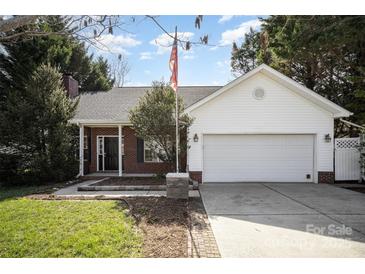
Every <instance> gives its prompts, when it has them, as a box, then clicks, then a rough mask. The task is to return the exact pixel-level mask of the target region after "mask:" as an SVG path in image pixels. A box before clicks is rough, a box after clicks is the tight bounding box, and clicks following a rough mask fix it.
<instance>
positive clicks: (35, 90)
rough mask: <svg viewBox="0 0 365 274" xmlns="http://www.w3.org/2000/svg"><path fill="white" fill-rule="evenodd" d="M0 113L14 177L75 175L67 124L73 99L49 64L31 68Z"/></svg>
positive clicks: (72, 107)
mask: <svg viewBox="0 0 365 274" xmlns="http://www.w3.org/2000/svg"><path fill="white" fill-rule="evenodd" d="M6 104H7V110H6V111H4V112H1V113H0V127H1V129H2V147H7V148H11V153H8V154H7V155H3V157H8V155H9V154H10V155H12V156H14V155H15V156H16V159H17V163H16V165H17V168H16V174H14V175H15V176H18V178H19V176H20V177H21V176H22V177H23V179H30V180H32V179H35V180H36V181H45V180H64V179H67V178H70V177H71V176H74V175H76V171H77V166H78V165H77V160H76V157H75V151H76V144H75V140H74V138H73V134H72V131H73V128H72V126H71V125H70V124H69V123H68V120H69V119H71V118H72V117H73V115H74V111H75V108H76V105H77V102H74V101H72V100H71V99H69V97H68V96H67V94H66V91H65V89H64V87H63V82H62V75H61V74H60V73H59V72H58V70H57V69H55V68H53V67H51V66H50V65H40V66H39V67H38V68H36V69H35V71H34V73H33V74H32V75H31V77H30V78H29V80H28V81H27V83H26V85H25V89H20V90H13V92H12V93H11V94H10V95H9V96H8V97H7V98H6Z"/></svg>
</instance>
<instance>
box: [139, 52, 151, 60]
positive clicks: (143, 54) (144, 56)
mask: <svg viewBox="0 0 365 274" xmlns="http://www.w3.org/2000/svg"><path fill="white" fill-rule="evenodd" d="M150 59H152V53H151V52H150V51H143V52H140V53H139V60H150Z"/></svg>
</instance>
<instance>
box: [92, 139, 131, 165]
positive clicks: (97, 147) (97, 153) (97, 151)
mask: <svg viewBox="0 0 365 274" xmlns="http://www.w3.org/2000/svg"><path fill="white" fill-rule="evenodd" d="M99 137H100V138H101V139H102V140H103V141H102V143H103V144H102V151H103V152H102V154H100V139H99ZM105 137H115V138H119V136H118V135H96V171H105V146H104V139H105ZM121 149H122V156H123V155H124V135H122V148H121ZM100 155H103V156H104V157H103V163H102V168H103V169H100V166H99V156H100Z"/></svg>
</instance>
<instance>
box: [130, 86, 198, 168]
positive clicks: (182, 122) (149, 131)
mask: <svg viewBox="0 0 365 274" xmlns="http://www.w3.org/2000/svg"><path fill="white" fill-rule="evenodd" d="M175 96H176V93H175V92H174V91H173V90H172V88H171V87H170V86H168V85H166V84H165V83H164V82H154V83H153V85H152V89H151V90H149V91H148V92H147V93H146V94H145V95H144V96H143V97H142V98H141V99H140V100H139V102H138V105H137V106H135V107H134V108H133V109H132V110H131V111H130V113H129V120H130V121H131V123H132V124H133V127H134V130H135V131H136V135H137V136H138V137H139V138H142V139H143V140H144V141H145V142H147V143H148V145H149V147H150V148H151V149H152V150H153V151H157V156H158V157H159V158H160V159H161V160H162V161H164V162H168V163H171V165H172V166H175V163H176V141H175V140H176V127H175V103H176V101H175V99H176V97H175ZM178 109H179V113H180V115H179V132H180V136H181V139H180V145H179V149H180V150H179V151H180V154H179V155H180V156H181V157H183V155H184V154H185V153H186V150H187V140H186V137H185V136H186V135H185V134H186V132H187V130H188V128H189V126H190V125H191V124H192V122H193V120H192V118H191V117H190V116H189V115H187V114H183V112H184V103H183V100H182V98H181V97H179V98H178Z"/></svg>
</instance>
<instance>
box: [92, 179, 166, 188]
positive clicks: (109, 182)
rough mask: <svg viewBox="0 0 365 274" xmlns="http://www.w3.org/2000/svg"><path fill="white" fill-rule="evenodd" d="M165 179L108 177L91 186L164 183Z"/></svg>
mask: <svg viewBox="0 0 365 274" xmlns="http://www.w3.org/2000/svg"><path fill="white" fill-rule="evenodd" d="M165 184H166V179H164V178H156V177H125V178H109V179H107V180H103V181H101V182H97V183H95V184H91V186H131V185H165Z"/></svg>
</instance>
